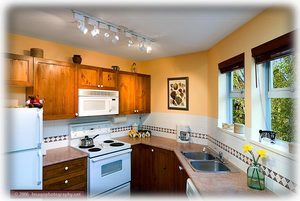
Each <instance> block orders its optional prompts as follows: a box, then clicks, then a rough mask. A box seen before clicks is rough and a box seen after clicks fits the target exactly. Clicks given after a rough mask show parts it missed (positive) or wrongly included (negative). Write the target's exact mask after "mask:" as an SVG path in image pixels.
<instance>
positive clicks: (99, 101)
mask: <svg viewBox="0 0 300 201" xmlns="http://www.w3.org/2000/svg"><path fill="white" fill-rule="evenodd" d="M78 112H79V116H96V115H103V114H109V100H108V99H105V98H97V97H80V98H79V108H78Z"/></svg>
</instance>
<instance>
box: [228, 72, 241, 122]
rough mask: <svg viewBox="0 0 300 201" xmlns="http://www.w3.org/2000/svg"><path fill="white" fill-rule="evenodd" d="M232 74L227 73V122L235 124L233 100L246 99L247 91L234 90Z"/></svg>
mask: <svg viewBox="0 0 300 201" xmlns="http://www.w3.org/2000/svg"><path fill="white" fill-rule="evenodd" d="M243 69H244V68H243ZM244 70H245V69H244ZM232 72H233V71H231V72H228V73H227V85H228V91H227V96H228V105H227V117H228V119H227V121H228V123H233V108H232V99H233V98H244V99H245V93H244V91H245V89H241V90H236V89H233V84H232V83H233V76H232ZM244 80H245V79H244Z"/></svg>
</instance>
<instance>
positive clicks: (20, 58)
mask: <svg viewBox="0 0 300 201" xmlns="http://www.w3.org/2000/svg"><path fill="white" fill-rule="evenodd" d="M5 61H6V69H7V75H6V78H5V80H6V81H7V83H8V84H9V85H14V86H24V87H30V86H33V57H30V56H24V55H16V54H6V58H5Z"/></svg>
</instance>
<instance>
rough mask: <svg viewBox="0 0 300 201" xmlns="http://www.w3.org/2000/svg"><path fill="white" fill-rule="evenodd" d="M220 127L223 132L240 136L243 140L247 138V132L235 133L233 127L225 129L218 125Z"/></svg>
mask: <svg viewBox="0 0 300 201" xmlns="http://www.w3.org/2000/svg"><path fill="white" fill-rule="evenodd" d="M218 129H219V130H220V131H222V132H223V133H226V134H229V135H231V136H233V137H236V138H239V139H241V140H246V137H245V134H239V133H234V132H233V130H232V129H224V128H220V127H218Z"/></svg>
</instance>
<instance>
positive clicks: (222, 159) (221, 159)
mask: <svg viewBox="0 0 300 201" xmlns="http://www.w3.org/2000/svg"><path fill="white" fill-rule="evenodd" d="M217 159H218V160H219V161H220V162H221V163H224V162H225V161H224V157H223V153H222V152H220V151H219V155H218V157H217Z"/></svg>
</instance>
